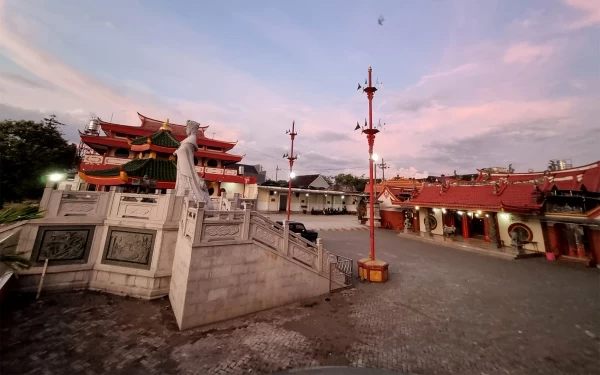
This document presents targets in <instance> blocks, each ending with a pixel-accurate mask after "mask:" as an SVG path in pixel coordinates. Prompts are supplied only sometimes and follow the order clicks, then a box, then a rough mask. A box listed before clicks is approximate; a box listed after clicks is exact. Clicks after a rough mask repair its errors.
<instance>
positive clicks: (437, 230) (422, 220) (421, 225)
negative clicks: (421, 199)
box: [419, 208, 444, 235]
mask: <svg viewBox="0 0 600 375" xmlns="http://www.w3.org/2000/svg"><path fill="white" fill-rule="evenodd" d="M429 210H430V211H431V213H432V214H433V215H434V216H435V219H436V220H437V227H436V228H435V229H432V230H431V233H433V234H439V235H443V234H444V229H443V228H444V224H443V223H442V210H441V209H435V210H434V209H432V208H430V209H429ZM425 217H427V211H426V209H425V208H419V221H420V222H419V228H420V230H421V232H424V233H425V232H426V230H425Z"/></svg>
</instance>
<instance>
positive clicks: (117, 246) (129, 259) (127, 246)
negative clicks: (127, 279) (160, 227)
mask: <svg viewBox="0 0 600 375" xmlns="http://www.w3.org/2000/svg"><path fill="white" fill-rule="evenodd" d="M155 237H156V231H155V230H148V229H132V228H120V227H110V228H109V229H108V234H107V238H106V244H105V246H104V253H103V254H102V263H103V264H111V265H116V266H122V267H133V268H143V269H149V268H150V265H151V263H152V254H153V252H154V239H155Z"/></svg>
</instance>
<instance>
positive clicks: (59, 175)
mask: <svg viewBox="0 0 600 375" xmlns="http://www.w3.org/2000/svg"><path fill="white" fill-rule="evenodd" d="M64 178H65V175H64V174H62V173H52V174H51V175H49V176H48V179H49V180H50V181H52V182H58V181H60V180H62V179H64Z"/></svg>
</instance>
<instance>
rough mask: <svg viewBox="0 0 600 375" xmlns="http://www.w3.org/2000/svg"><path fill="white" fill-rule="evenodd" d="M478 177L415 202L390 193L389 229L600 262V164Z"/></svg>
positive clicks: (434, 189)
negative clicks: (472, 240)
mask: <svg viewBox="0 0 600 375" xmlns="http://www.w3.org/2000/svg"><path fill="white" fill-rule="evenodd" d="M478 172H479V174H478V177H477V178H476V179H475V180H474V181H460V180H456V179H451V178H442V181H441V182H439V183H424V184H423V185H422V187H421V188H420V189H417V190H415V191H414V192H413V193H412V194H411V195H410V197H409V198H405V197H402V196H401V195H399V194H398V191H395V190H394V189H393V188H390V187H384V188H383V190H382V191H381V193H379V195H378V201H379V202H380V204H381V206H380V213H381V214H380V215H381V225H382V227H387V228H393V229H398V230H401V229H404V228H405V227H410V229H411V230H413V231H417V232H423V233H426V234H429V235H452V234H453V235H458V236H462V237H463V238H465V239H468V238H479V239H482V240H485V241H488V242H494V243H496V244H497V245H498V247H502V246H517V247H522V248H523V249H526V250H530V251H539V252H547V253H549V255H548V257H549V258H556V257H565V258H566V259H567V258H575V259H579V260H581V261H584V262H587V263H589V264H594V263H595V264H597V263H598V262H599V261H600V161H598V162H595V163H590V164H587V165H584V166H581V167H575V168H568V169H563V170H553V171H550V170H547V171H543V172H528V173H512V171H510V172H508V171H503V172H502V173H497V171H496V173H492V171H490V170H478Z"/></svg>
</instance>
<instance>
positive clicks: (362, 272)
mask: <svg viewBox="0 0 600 375" xmlns="http://www.w3.org/2000/svg"><path fill="white" fill-rule="evenodd" d="M357 263H358V276H359V277H360V278H361V279H363V280H368V281H371V282H373V283H385V282H386V281H387V280H388V263H387V262H384V261H382V260H378V259H375V260H373V259H371V258H363V259H359V260H358V261H357Z"/></svg>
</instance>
